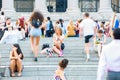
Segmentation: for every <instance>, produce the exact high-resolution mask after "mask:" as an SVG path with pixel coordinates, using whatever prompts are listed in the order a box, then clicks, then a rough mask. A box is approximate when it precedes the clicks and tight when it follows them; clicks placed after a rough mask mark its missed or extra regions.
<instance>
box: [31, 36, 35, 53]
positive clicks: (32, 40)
mask: <svg viewBox="0 0 120 80" xmlns="http://www.w3.org/2000/svg"><path fill="white" fill-rule="evenodd" d="M30 44H31V49H32V52H33V53H34V52H35V50H34V48H35V44H34V37H33V36H30Z"/></svg>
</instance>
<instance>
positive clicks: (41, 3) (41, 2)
mask: <svg viewBox="0 0 120 80" xmlns="http://www.w3.org/2000/svg"><path fill="white" fill-rule="evenodd" d="M35 10H39V11H41V12H42V13H43V14H47V13H48V10H47V6H46V0H35Z"/></svg>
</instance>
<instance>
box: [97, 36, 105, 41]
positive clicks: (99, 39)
mask: <svg viewBox="0 0 120 80" xmlns="http://www.w3.org/2000/svg"><path fill="white" fill-rule="evenodd" d="M103 41H104V35H102V37H101V38H99V37H98V36H97V35H96V42H98V43H99V42H103Z"/></svg>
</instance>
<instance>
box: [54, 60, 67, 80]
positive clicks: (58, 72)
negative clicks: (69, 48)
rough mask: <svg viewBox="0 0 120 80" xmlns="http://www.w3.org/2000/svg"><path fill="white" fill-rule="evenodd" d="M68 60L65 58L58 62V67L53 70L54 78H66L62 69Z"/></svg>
mask: <svg viewBox="0 0 120 80" xmlns="http://www.w3.org/2000/svg"><path fill="white" fill-rule="evenodd" d="M68 62H69V61H68V60H67V59H63V60H62V61H60V62H59V66H58V69H57V70H56V71H55V80H66V76H65V73H64V70H65V68H66V67H67V65H68Z"/></svg>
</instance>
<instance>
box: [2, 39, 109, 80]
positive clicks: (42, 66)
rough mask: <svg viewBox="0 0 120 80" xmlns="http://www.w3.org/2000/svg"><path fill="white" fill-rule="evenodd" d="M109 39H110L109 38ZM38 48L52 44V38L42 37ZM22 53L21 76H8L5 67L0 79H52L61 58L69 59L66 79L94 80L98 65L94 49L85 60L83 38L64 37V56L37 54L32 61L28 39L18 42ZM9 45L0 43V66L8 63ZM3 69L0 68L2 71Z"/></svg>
mask: <svg viewBox="0 0 120 80" xmlns="http://www.w3.org/2000/svg"><path fill="white" fill-rule="evenodd" d="M109 41H110V39H109ZM40 43H41V44H40V48H41V46H42V44H43V43H49V44H50V45H51V46H52V38H42V39H41V41H40ZM19 44H20V46H21V48H22V51H23V53H24V56H25V58H24V60H23V64H24V66H25V68H24V70H23V75H22V77H14V78H12V77H10V76H9V70H8V68H6V71H5V76H6V77H1V78H0V80H43V79H44V80H54V79H53V76H54V71H55V70H56V68H57V65H58V62H59V61H60V60H62V59H63V58H67V59H69V65H68V68H67V69H66V71H65V72H66V76H67V80H96V71H97V65H98V60H99V59H98V57H97V54H96V53H95V52H94V51H91V60H90V61H89V62H87V63H86V62H85V58H86V56H85V54H84V40H83V39H79V38H66V39H65V45H66V48H65V50H64V57H61V58H59V57H57V55H55V54H54V55H53V56H52V57H50V58H46V56H45V55H41V54H39V61H38V62H34V61H33V54H32V53H31V49H30V42H29V39H28V40H25V41H20V42H19ZM10 47H11V45H7V44H0V54H1V56H2V58H1V59H0V65H1V66H8V65H9V52H10V49H11V48H10ZM2 70H4V69H0V71H2Z"/></svg>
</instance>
